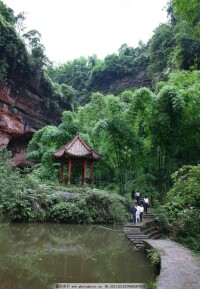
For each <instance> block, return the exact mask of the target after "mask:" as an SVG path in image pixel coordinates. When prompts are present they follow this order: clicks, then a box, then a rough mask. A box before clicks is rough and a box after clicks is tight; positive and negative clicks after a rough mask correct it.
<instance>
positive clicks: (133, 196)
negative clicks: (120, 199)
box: [131, 189, 135, 201]
mask: <svg viewBox="0 0 200 289" xmlns="http://www.w3.org/2000/svg"><path fill="white" fill-rule="evenodd" d="M131 198H132V200H133V201H134V199H135V190H134V189H133V190H132V191H131Z"/></svg>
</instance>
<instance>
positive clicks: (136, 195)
mask: <svg viewBox="0 0 200 289" xmlns="http://www.w3.org/2000/svg"><path fill="white" fill-rule="evenodd" d="M135 198H136V201H137V204H138V205H139V200H140V193H139V192H136V193H135Z"/></svg>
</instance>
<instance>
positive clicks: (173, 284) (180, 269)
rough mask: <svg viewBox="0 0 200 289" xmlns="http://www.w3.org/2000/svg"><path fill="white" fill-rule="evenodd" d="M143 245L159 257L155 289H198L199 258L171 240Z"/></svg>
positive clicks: (199, 280)
mask: <svg viewBox="0 0 200 289" xmlns="http://www.w3.org/2000/svg"><path fill="white" fill-rule="evenodd" d="M144 245H145V247H146V248H153V249H155V250H157V251H158V253H159V255H160V260H161V264H160V267H161V270H160V276H159V280H158V284H157V289H199V288H200V258H199V257H198V256H195V255H194V254H193V253H192V251H190V250H188V249H187V248H185V247H183V246H181V245H180V244H178V243H176V242H173V241H171V240H145V241H144Z"/></svg>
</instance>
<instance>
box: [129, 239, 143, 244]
mask: <svg viewBox="0 0 200 289" xmlns="http://www.w3.org/2000/svg"><path fill="white" fill-rule="evenodd" d="M130 241H131V243H133V244H141V245H142V244H143V240H137V239H130Z"/></svg>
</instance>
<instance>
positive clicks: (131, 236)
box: [126, 235, 149, 239]
mask: <svg viewBox="0 0 200 289" xmlns="http://www.w3.org/2000/svg"><path fill="white" fill-rule="evenodd" d="M126 236H127V237H128V238H136V239H137V238H138V239H149V236H143V235H141V236H139V235H138V236H136V235H126Z"/></svg>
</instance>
